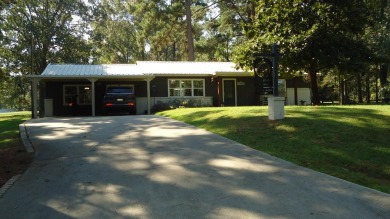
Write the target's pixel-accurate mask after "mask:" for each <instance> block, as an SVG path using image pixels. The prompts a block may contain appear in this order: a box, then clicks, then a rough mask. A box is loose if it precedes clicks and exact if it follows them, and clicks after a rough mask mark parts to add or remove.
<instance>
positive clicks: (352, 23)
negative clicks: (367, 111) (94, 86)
mask: <svg viewBox="0 0 390 219" xmlns="http://www.w3.org/2000/svg"><path fill="white" fill-rule="evenodd" d="M0 15H1V16H0V29H1V31H0V64H1V65H0V69H1V71H0V78H1V81H0V90H1V93H2V94H4V97H5V98H2V99H1V100H0V104H2V105H5V103H15V102H20V103H22V102H23V104H24V103H28V101H27V99H28V97H29V95H28V90H29V89H28V84H27V81H26V80H25V78H24V76H25V75H27V74H40V73H42V71H43V70H44V69H45V67H46V65H47V64H48V63H51V62H55V63H134V62H136V61H137V60H156V61H159V60H167V61H181V60H196V61H234V62H236V64H237V66H238V67H243V68H246V69H252V68H253V59H254V54H255V53H259V52H270V50H271V45H272V44H273V43H276V44H278V45H279V48H280V50H281V54H282V57H281V59H280V61H281V63H280V64H281V66H280V71H281V73H282V76H283V77H284V78H291V77H296V76H300V77H305V75H306V74H307V76H308V80H309V81H310V83H311V88H312V94H313V98H312V100H313V102H314V103H315V104H318V103H319V102H320V96H321V95H320V94H319V92H321V87H322V86H323V84H324V83H325V82H323V81H321V80H322V79H323V78H324V77H325V76H326V77H328V78H330V79H332V78H334V77H338V78H339V79H338V80H339V81H341V82H342V81H346V80H348V81H350V83H352V84H353V85H354V86H350V87H349V88H345V91H350V92H355V93H359V95H358V96H359V98H358V99H359V101H361V99H362V98H361V97H362V95H361V93H362V80H363V79H364V81H365V83H366V84H368V88H366V90H365V93H366V97H367V99H368V100H369V99H370V93H371V92H372V91H373V90H374V91H375V92H376V93H377V91H376V90H378V88H377V87H378V86H381V87H382V89H385V88H386V86H388V77H389V74H388V71H389V62H390V61H389V60H390V56H389V54H390V40H389V39H390V37H389V33H390V20H389V19H390V6H389V1H388V0H370V1H367V0H365V1H361V0H350V1H339V0H321V1H312V0H294V1H290V0H273V1H269V0H223V1H211V0H192V1H191V0H138V1H131V0H61V1H60V0H43V1H42V0H9V1H2V2H1V3H0ZM332 80H334V79H332ZM332 80H330V81H332ZM378 80H379V83H378ZM327 81H329V80H328V79H327ZM341 82H340V83H339V85H338V86H339V87H341V85H340V84H341ZM355 82H356V83H355ZM355 85H356V86H355ZM374 85H375V86H376V87H375V88H374V87H373V86H374ZM324 86H325V85H324ZM355 87H356V88H355ZM366 87H367V86H366ZM343 89H344V88H343ZM340 92H341V91H340ZM343 92H344V91H343ZM345 93H347V92H345ZM15 99H20V101H12V100H15ZM22 99H24V100H22ZM11 105H12V104H9V106H11Z"/></svg>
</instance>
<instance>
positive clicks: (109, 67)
mask: <svg viewBox="0 0 390 219" xmlns="http://www.w3.org/2000/svg"><path fill="white" fill-rule="evenodd" d="M42 75H44V76H109V75H112V76H114V75H143V74H142V73H140V72H139V68H137V66H136V65H135V64H105V65H74V64H49V65H48V66H47V67H46V69H45V70H44V71H43V73H42Z"/></svg>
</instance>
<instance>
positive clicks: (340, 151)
mask: <svg viewBox="0 0 390 219" xmlns="http://www.w3.org/2000/svg"><path fill="white" fill-rule="evenodd" d="M267 110H268V108H267V107H266V106H265V107H261V106H258V107H223V108H181V109H175V110H169V111H164V112H160V113H158V114H159V115H162V116H167V117H171V118H174V119H177V120H180V121H183V122H186V123H189V124H192V125H195V126H198V127H200V128H204V129H206V130H208V131H211V132H213V133H216V134H219V135H222V136H225V137H227V138H230V139H232V140H235V141H237V142H240V143H242V144H245V145H247V146H249V147H252V148H254V149H257V150H260V151H263V152H266V153H268V154H271V155H273V156H276V157H279V158H282V159H285V160H288V161H291V162H293V163H295V164H298V165H301V166H304V167H308V168H311V169H313V170H317V171H320V172H323V173H326V174H329V175H332V176H335V177H339V178H341V179H344V180H347V181H350V182H354V183H357V184H360V185H363V186H367V187H370V188H373V189H376V190H379V191H383V192H386V193H390V106H384V105H382V106H374V105H367V106H326V107H325V106H324V107H311V106H286V107H285V112H286V116H285V119H283V120H278V121H270V120H268V111H267Z"/></svg>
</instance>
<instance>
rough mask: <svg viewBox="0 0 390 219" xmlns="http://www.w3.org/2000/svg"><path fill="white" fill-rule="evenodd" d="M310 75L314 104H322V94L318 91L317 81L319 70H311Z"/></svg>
mask: <svg viewBox="0 0 390 219" xmlns="http://www.w3.org/2000/svg"><path fill="white" fill-rule="evenodd" d="M309 77H310V86H311V93H312V100H311V101H312V103H313V105H315V106H317V105H320V96H319V93H318V83H317V71H315V70H310V71H309Z"/></svg>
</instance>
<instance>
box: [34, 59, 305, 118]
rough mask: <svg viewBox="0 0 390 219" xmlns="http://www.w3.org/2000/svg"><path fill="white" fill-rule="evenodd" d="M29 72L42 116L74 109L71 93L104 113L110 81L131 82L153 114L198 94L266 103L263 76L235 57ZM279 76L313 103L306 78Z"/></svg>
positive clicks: (140, 108) (212, 102)
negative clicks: (158, 106) (245, 67)
mask: <svg viewBox="0 0 390 219" xmlns="http://www.w3.org/2000/svg"><path fill="white" fill-rule="evenodd" d="M28 78H29V79H30V80H31V81H32V93H33V108H34V109H33V111H34V113H33V115H35V116H38V112H39V116H40V117H44V116H65V115H70V114H69V106H68V103H67V98H68V97H69V96H72V95H73V96H77V100H76V101H77V104H78V113H79V114H80V115H92V116H95V115H101V114H102V111H103V96H104V94H105V91H106V88H107V87H108V86H112V85H126V86H131V87H133V90H134V93H135V95H136V106H137V114H145V113H146V114H150V113H151V109H152V108H153V106H154V105H156V104H158V103H161V102H169V101H175V100H183V99H186V100H196V101H197V104H198V105H201V106H250V105H260V104H266V96H267V92H264V91H266V90H267V88H266V83H264V82H265V81H261V79H260V81H259V80H255V77H254V76H253V72H247V71H243V70H237V69H236V68H235V64H234V63H232V62H173V61H170V62H165V61H138V62H137V63H136V64H102V65H75V64H49V65H48V66H47V67H46V69H45V70H44V72H43V73H42V74H41V75H30V76H28ZM279 82H280V85H279V89H281V90H282V93H281V94H282V95H284V96H285V97H286V104H287V105H294V104H297V103H296V102H297V98H298V99H299V101H300V100H303V101H305V104H310V103H311V100H310V89H309V88H308V84H306V83H304V82H303V80H295V82H294V81H293V80H288V81H285V80H280V81H279ZM283 90H284V91H283ZM279 96H280V95H279ZM294 100H295V101H294ZM38 109H39V110H38Z"/></svg>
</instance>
